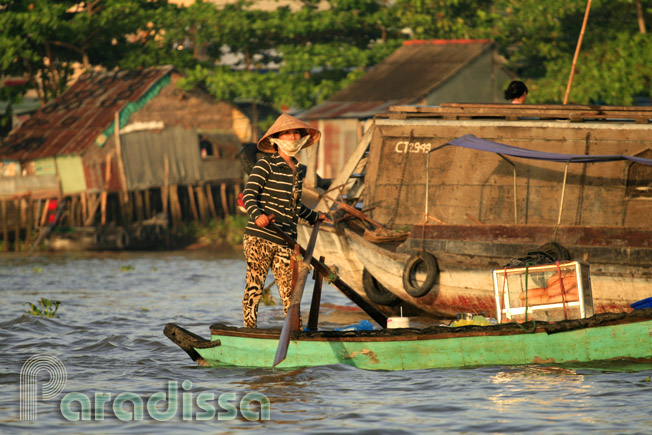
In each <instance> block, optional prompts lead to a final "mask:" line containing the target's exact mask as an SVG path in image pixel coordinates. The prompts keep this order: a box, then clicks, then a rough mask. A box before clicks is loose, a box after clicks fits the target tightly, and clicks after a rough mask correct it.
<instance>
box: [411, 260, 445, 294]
mask: <svg viewBox="0 0 652 435" xmlns="http://www.w3.org/2000/svg"><path fill="white" fill-rule="evenodd" d="M419 268H422V269H425V272H426V279H425V280H424V281H423V283H421V284H419V283H417V281H416V272H417V270H418V269H419ZM438 278H439V266H438V265H437V259H436V258H435V257H434V256H433V255H432V254H429V253H427V252H426V251H419V252H417V253H416V254H414V255H412V256H411V257H410V258H409V259H408V261H407V262H406V263H405V268H404V269H403V288H404V289H405V291H406V292H407V293H408V294H409V295H410V296H413V297H415V298H420V297H422V296H425V295H426V294H427V293H428V292H429V291H430V289H432V287H433V286H434V285H435V283H436V282H437V279H438Z"/></svg>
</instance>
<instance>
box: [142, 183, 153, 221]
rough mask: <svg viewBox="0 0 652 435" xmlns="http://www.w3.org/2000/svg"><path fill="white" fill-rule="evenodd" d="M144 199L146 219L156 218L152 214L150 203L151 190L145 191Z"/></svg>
mask: <svg viewBox="0 0 652 435" xmlns="http://www.w3.org/2000/svg"><path fill="white" fill-rule="evenodd" d="M143 197H144V200H145V219H149V218H151V217H152V216H154V214H153V213H152V202H151V201H150V198H149V189H145V190H144V191H143Z"/></svg>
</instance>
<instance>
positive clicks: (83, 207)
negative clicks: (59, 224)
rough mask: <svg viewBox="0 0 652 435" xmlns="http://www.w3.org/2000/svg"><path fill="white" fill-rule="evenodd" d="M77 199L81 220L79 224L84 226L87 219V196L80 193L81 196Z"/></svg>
mask: <svg viewBox="0 0 652 435" xmlns="http://www.w3.org/2000/svg"><path fill="white" fill-rule="evenodd" d="M79 199H80V200H81V219H80V220H79V224H80V225H84V223H85V222H86V219H88V194H87V193H86V192H82V194H81V195H79Z"/></svg>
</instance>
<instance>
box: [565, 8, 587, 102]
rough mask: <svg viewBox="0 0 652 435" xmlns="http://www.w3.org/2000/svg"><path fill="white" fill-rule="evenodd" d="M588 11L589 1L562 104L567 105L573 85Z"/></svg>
mask: <svg viewBox="0 0 652 435" xmlns="http://www.w3.org/2000/svg"><path fill="white" fill-rule="evenodd" d="M590 10H591V0H588V2H587V3H586V11H585V12H584V21H582V30H580V37H579V38H578V39H577V47H575V55H574V56H573V64H572V65H571V72H570V77H568V85H567V86H566V95H564V104H568V97H569V96H570V91H571V86H572V84H573V76H574V75H575V65H576V64H577V58H578V56H579V55H580V47H581V46H582V38H584V30H585V29H586V22H587V21H588V20H589V11H590Z"/></svg>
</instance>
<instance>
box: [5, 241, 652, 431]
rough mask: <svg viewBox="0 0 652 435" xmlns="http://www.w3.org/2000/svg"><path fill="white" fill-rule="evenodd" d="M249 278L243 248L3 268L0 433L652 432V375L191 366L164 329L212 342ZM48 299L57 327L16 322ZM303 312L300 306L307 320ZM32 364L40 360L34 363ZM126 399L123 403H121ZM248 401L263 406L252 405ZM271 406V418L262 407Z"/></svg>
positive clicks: (604, 370) (331, 304) (648, 368)
mask: <svg viewBox="0 0 652 435" xmlns="http://www.w3.org/2000/svg"><path fill="white" fill-rule="evenodd" d="M244 270H245V264H244V260H243V258H242V256H241V255H239V254H238V253H235V254H234V253H225V254H220V253H214V252H172V253H169V252H166V253H112V254H88V253H85V254H58V255H47V256H35V257H16V256H5V257H1V258H0V362H1V364H0V432H1V433H91V432H101V433H154V432H156V433H180V432H182V431H189V430H192V431H200V432H206V433H242V432H244V431H257V432H261V433H263V432H264V433H288V432H293V433H366V434H372V433H421V432H441V433H443V432H445V433H476V432H491V433H511V432H535V433H554V434H560V433H580V432H582V433H583V432H588V431H591V432H601V433H632V434H634V433H650V430H652V429H651V428H652V414H651V413H650V398H652V382H651V381H650V376H651V375H652V365H650V364H642V363H622V362H620V363H614V362H611V363H602V364H594V365H591V366H584V367H569V366H564V367H558V366H548V365H538V366H499V367H483V368H473V369H452V370H451V369H447V370H417V371H405V372H374V371H364V370H359V369H356V368H352V367H348V366H344V365H331V366H321V367H312V368H302V369H295V370H270V369H243V368H203V367H197V366H196V365H195V363H193V362H192V361H191V360H190V358H189V357H188V356H187V355H186V354H185V353H184V352H183V351H182V350H181V349H179V348H178V347H177V346H176V345H175V344H173V343H172V342H171V341H169V340H168V339H167V338H166V337H165V336H164V335H163V328H164V326H165V324H166V323H167V322H175V323H177V324H179V325H181V326H183V327H185V328H187V329H190V330H191V331H193V332H195V333H198V334H200V335H202V336H204V337H208V335H209V330H208V327H209V325H210V324H211V323H214V322H217V321H219V322H222V323H226V324H230V325H236V326H240V325H241V322H242V320H241V297H242V292H243V286H244ZM309 285H310V284H309ZM274 291H275V289H274ZM307 293H308V292H307ZM41 298H47V299H50V300H56V301H60V303H61V304H60V306H59V310H58V312H57V315H58V317H55V318H45V317H40V316H34V315H28V314H24V312H25V310H26V309H27V308H28V305H27V304H26V303H27V302H31V303H37V302H38V301H39V300H40V299H41ZM276 299H277V300H278V295H276ZM308 303H309V299H308V298H307V297H306V298H304V310H307V306H308ZM322 306H323V309H322V318H323V322H322V324H323V325H324V327H333V326H342V325H344V324H347V323H349V324H351V323H357V322H358V321H359V320H360V319H362V318H364V316H363V315H362V314H361V313H360V312H359V311H352V310H350V309H348V307H351V303H349V302H348V300H347V299H346V298H345V297H344V296H343V295H341V294H340V293H339V292H338V291H337V290H335V289H334V288H332V287H330V286H325V287H324V291H323V298H322ZM304 318H306V317H304ZM282 321H283V320H282V316H281V308H280V307H279V306H278V305H277V306H262V305H261V308H260V316H259V326H263V327H264V326H280V325H282ZM496 351H497V352H500V351H501V350H500V349H496ZM35 361H40V363H41V364H42V365H41V366H35V365H34V362H35ZM55 362H58V364H59V365H56V364H55ZM34 367H40V368H41V369H40V371H39V370H36V369H34ZM57 367H58V369H56V370H55V368H57ZM61 367H63V369H61ZM30 370H31V371H30ZM64 372H65V373H64ZM62 373H63V374H62ZM21 374H22V375H23V376H22V377H21ZM28 374H31V375H32V376H31V377H30V376H28ZM64 376H65V377H64ZM48 383H49V384H48ZM55 384H56V385H55ZM21 385H22V387H23V389H22V390H21ZM53 385H54V387H53ZM27 387H30V388H31V389H29V388H27ZM55 387H56V388H55ZM21 391H22V396H21ZM44 393H45V394H44ZM44 395H45V396H48V397H43V396H44ZM173 395H176V397H177V398H178V402H176V406H175V407H172V405H171V404H170V403H171V401H169V400H167V399H169V398H170V397H171V396H173ZM125 397H129V398H131V399H132V400H131V401H125V403H123V404H122V405H121V407H117V408H116V406H115V405H116V404H117V402H118V401H119V400H122V399H119V398H125ZM153 397H162V398H163V399H166V400H163V401H161V402H159V403H158V405H157V406H159V408H157V409H159V410H160V411H161V410H164V409H166V410H167V411H168V412H169V413H168V414H166V415H165V416H163V417H162V416H161V415H162V412H158V414H156V412H157V411H156V409H154V410H152V411H151V412H150V410H149V408H147V402H148V400H149V399H150V398H153ZM201 397H203V398H208V399H209V400H211V403H213V404H215V405H214V407H213V408H214V410H217V412H212V413H209V412H207V413H204V412H203V411H204V410H207V408H206V407H204V408H202V407H200V405H199V399H200V398H201ZM247 397H249V398H252V397H255V398H258V399H259V400H258V401H254V400H251V401H247V402H246V403H245V399H246V398H247ZM67 399H70V400H67ZM72 399H77V401H76V402H75V401H73V400H72ZM264 399H267V400H268V401H269V408H267V407H265V406H259V403H261V402H262V403H265V400H264ZM84 400H86V401H87V405H88V409H89V410H90V409H92V412H89V413H88V414H83V413H81V410H82V405H81V403H86V402H84ZM102 400H104V402H102ZM139 400H140V401H141V402H142V403H143V406H144V407H145V410H144V412H143V414H144V415H143V418H142V420H138V419H135V417H136V418H137V417H139V416H138V413H136V414H134V413H133V408H132V407H131V403H138V401H139ZM218 400H219V402H218ZM217 403H219V404H220V406H218V405H217ZM222 404H225V406H221V405H222ZM166 405H167V408H166ZM96 406H97V409H99V411H98V410H96ZM116 409H117V411H116ZM21 410H23V411H24V412H23V414H21ZM267 410H269V415H267V413H266V411H267ZM175 411H176V412H175ZM134 415H135V417H134ZM84 417H86V418H87V420H84V419H83V418H84ZM267 417H269V419H266V418H267ZM123 420H127V421H123Z"/></svg>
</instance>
